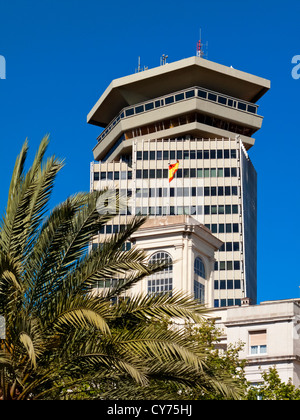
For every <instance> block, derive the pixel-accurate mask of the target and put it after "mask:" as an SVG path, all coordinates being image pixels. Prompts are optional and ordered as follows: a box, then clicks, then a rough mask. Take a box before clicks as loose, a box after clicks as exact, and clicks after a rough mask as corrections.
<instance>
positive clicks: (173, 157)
mask: <svg viewBox="0 0 300 420" xmlns="http://www.w3.org/2000/svg"><path fill="white" fill-rule="evenodd" d="M170 160H175V150H170Z"/></svg>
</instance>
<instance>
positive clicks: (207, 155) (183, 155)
mask: <svg viewBox="0 0 300 420" xmlns="http://www.w3.org/2000/svg"><path fill="white" fill-rule="evenodd" d="M236 157H237V150H236V149H225V150H223V149H218V150H156V151H155V150H150V151H148V150H144V151H140V150H139V151H137V153H136V158H137V160H168V161H169V160H176V159H178V160H181V159H183V160H186V159H229V158H232V159H236Z"/></svg>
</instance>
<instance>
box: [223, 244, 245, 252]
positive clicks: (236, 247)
mask: <svg viewBox="0 0 300 420" xmlns="http://www.w3.org/2000/svg"><path fill="white" fill-rule="evenodd" d="M239 250H240V243H239V242H224V243H223V244H222V246H221V248H220V249H219V251H221V252H222V251H227V252H230V251H239Z"/></svg>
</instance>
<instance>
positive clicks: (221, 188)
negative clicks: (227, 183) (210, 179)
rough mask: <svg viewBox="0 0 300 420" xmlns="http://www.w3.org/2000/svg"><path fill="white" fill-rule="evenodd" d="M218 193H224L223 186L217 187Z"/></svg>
mask: <svg viewBox="0 0 300 420" xmlns="http://www.w3.org/2000/svg"><path fill="white" fill-rule="evenodd" d="M218 195H220V196H221V195H224V188H223V187H218Z"/></svg>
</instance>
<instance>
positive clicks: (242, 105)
mask: <svg viewBox="0 0 300 420" xmlns="http://www.w3.org/2000/svg"><path fill="white" fill-rule="evenodd" d="M246 108H247V105H246V104H244V103H243V102H238V109H241V110H242V111H246Z"/></svg>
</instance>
